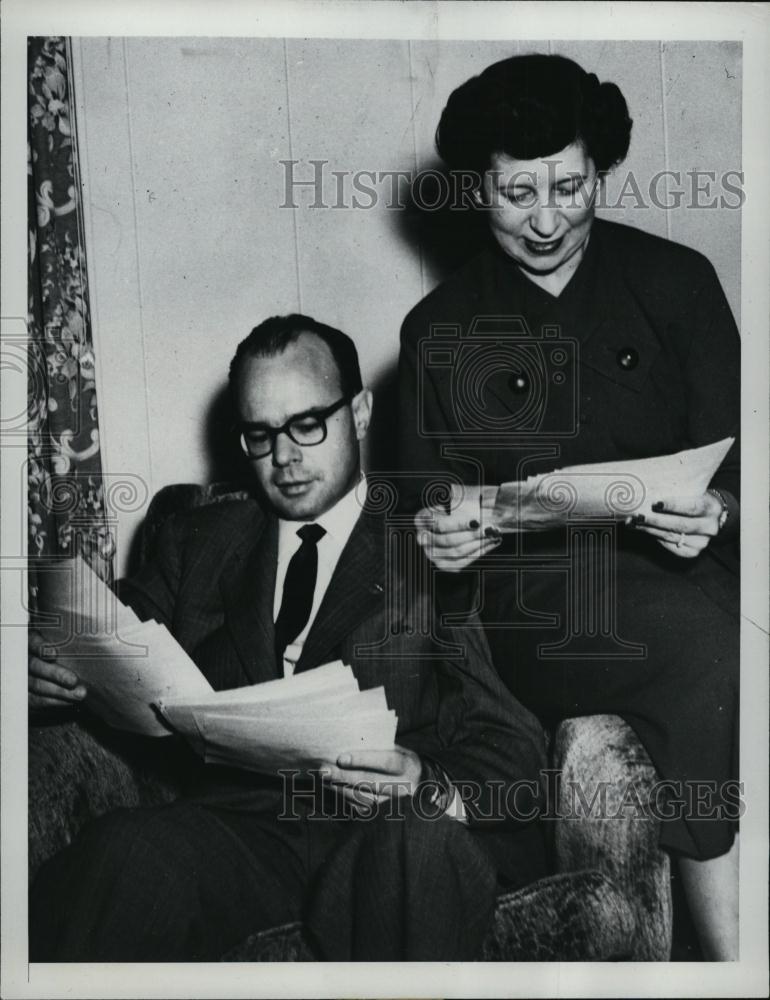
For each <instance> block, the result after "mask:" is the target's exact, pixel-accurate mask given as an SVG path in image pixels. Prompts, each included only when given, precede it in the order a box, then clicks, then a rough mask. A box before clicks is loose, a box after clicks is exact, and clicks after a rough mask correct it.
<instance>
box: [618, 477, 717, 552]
mask: <svg viewBox="0 0 770 1000" xmlns="http://www.w3.org/2000/svg"><path fill="white" fill-rule="evenodd" d="M652 510H653V512H652V513H651V514H645V515H644V520H643V521H641V522H638V521H633V520H632V523H633V525H634V527H635V528H636V529H637V530H638V531H646V532H647V534H648V535H652V536H653V537H654V538H657V540H658V541H659V542H660V544H661V545H662V546H663V548H664V549H668V551H669V552H672V553H673V554H674V555H675V556H680V557H681V558H683V559H694V558H695V557H696V556H699V555H700V554H701V552H702V551H703V550H704V549H705V548H706V546H707V545H708V544H709V542H710V541H711V539H712V538H715V537H716V536H717V535H718V534H719V517H720V514H721V513H722V504H721V503H720V502H719V500H717V498H716V497H715V496H714V495H713V494H711V493H704V494H702V495H701V496H699V497H664V498H663V499H662V500H659V501H657V502H656V503H654V504H653V507H652Z"/></svg>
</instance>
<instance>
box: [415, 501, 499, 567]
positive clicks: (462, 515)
mask: <svg viewBox="0 0 770 1000" xmlns="http://www.w3.org/2000/svg"><path fill="white" fill-rule="evenodd" d="M414 523H415V526H416V528H417V540H418V542H419V543H420V545H421V546H422V548H423V550H424V551H425V554H426V555H427V557H428V558H429V559H430V561H431V562H432V563H433V564H434V566H436V567H437V568H438V569H443V570H448V571H449V572H450V573H459V572H460V570H463V569H465V567H466V566H469V565H470V564H471V563H472V562H475V561H476V560H477V559H480V558H481V556H485V555H487V554H488V553H490V552H492V551H494V549H496V548H497V546H498V545H499V544H500V542H501V541H502V539H501V537H500V535H499V533H498V532H494V533H493V529H491V528H486V529H483V528H482V527H481V525H480V522H479V520H478V518H477V517H476V516H474V515H473V514H469V513H468V511H467V508H466V510H461V509H458V510H456V511H454V512H453V513H451V514H447V513H446V511H444V510H441V509H440V508H438V507H425V508H423V509H422V510H421V511H419V512H418V513H417V514H416V515H415V519H414Z"/></svg>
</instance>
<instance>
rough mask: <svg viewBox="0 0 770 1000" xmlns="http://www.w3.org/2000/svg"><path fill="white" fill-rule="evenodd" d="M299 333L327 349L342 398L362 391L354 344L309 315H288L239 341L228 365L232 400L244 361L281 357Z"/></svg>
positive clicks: (275, 319)
mask: <svg viewBox="0 0 770 1000" xmlns="http://www.w3.org/2000/svg"><path fill="white" fill-rule="evenodd" d="M303 333H312V334H315V336H316V337H319V338H320V339H321V340H322V341H323V342H324V343H325V344H326V345H327V347H328V348H329V350H330V351H331V353H332V357H333V358H334V360H335V362H336V364H337V369H338V371H339V374H340V388H341V390H342V394H343V395H344V396H349V397H351V398H352V397H353V396H355V395H357V393H359V392H360V391H361V389H362V388H363V383H362V381H361V368H360V366H359V364H358V352H357V351H356V345H355V344H354V343H353V341H352V340H351V339H350V337H348V335H347V334H346V333H343V332H342V330H337V329H336V328H335V327H333V326H327V325H326V324H325V323H319V322H318V321H317V320H315V319H312V317H310V316H303V315H302V314H301V313H291V314H290V315H288V316H271V317H270V318H269V319H266V320H264V321H263V322H262V323H260V324H259V326H255V327H254V329H253V330H252V331H251V333H250V334H249V335H248V337H246V339H245V340H242V341H241V342H240V344H238V347H237V348H236V351H235V355H234V357H233V360H232V361H231V362H230V374H229V383H230V395H231V399H232V400H233V403H235V401H236V391H237V385H238V375H239V374H240V370H241V368H242V367H243V363H244V361H245V360H246V359H247V358H272V357H275V356H276V355H277V354H282V353H283V352H284V351H285V350H286V348H287V347H288V346H289V344H291V343H293V342H294V341H295V340H297V338H298V337H299V336H300V335H301V334H303Z"/></svg>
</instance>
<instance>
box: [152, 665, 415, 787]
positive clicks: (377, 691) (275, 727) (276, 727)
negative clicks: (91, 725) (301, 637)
mask: <svg viewBox="0 0 770 1000" xmlns="http://www.w3.org/2000/svg"><path fill="white" fill-rule="evenodd" d="M160 709H161V711H162V713H163V714H164V716H165V717H166V719H167V720H168V721H169V723H170V724H171V725H173V726H174V728H176V729H178V730H179V731H180V732H182V733H184V734H185V736H187V737H188V739H189V740H190V742H191V744H192V745H193V746H194V747H195V748H196V749H197V750H198V752H199V753H201V754H202V755H203V756H204V758H205V760H206V761H207V763H215V764H228V765H230V766H235V767H242V768H245V769H247V770H252V771H259V772H261V773H263V774H274V773H275V772H276V771H278V770H279V769H280V768H291V767H295V768H300V769H309V768H311V767H313V766H316V765H317V764H319V763H320V762H322V761H329V760H335V759H336V758H337V757H338V756H339V754H341V753H345V752H346V751H354V750H357V749H374V750H390V749H392V748H393V746H394V745H395V738H396V726H397V718H396V713H395V712H394V711H392V710H389V709H388V705H387V701H386V699H385V689H384V688H382V687H378V688H372V689H368V690H366V691H361V690H360V689H359V687H358V682H357V680H356V678H355V676H354V674H353V671H352V670H351V669H350V667H349V666H345V665H344V664H343V663H342V662H340V661H336V662H335V663H327V664H325V665H324V666H321V667H316V668H315V669H314V670H308V671H306V672H304V673H301V674H297V675H295V676H293V677H286V678H281V679H279V680H274V681H267V682H266V683H263V684H254V685H252V686H250V687H247V688H237V689H235V690H233V691H217V692H214V693H213V694H212V695H211V696H209V697H207V698H205V699H191V698H177V699H169V698H167V699H164V700H163V702H162V703H161V705H160Z"/></svg>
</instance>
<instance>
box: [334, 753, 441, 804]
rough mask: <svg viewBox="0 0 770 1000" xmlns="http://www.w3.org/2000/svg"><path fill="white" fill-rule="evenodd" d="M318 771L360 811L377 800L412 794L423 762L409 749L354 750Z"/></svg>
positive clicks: (382, 800) (341, 755) (418, 779)
mask: <svg viewBox="0 0 770 1000" xmlns="http://www.w3.org/2000/svg"><path fill="white" fill-rule="evenodd" d="M319 774H320V775H321V777H322V778H323V779H324V781H325V782H328V783H329V784H330V785H332V786H333V787H334V788H336V789H337V790H338V791H339V792H340V793H341V794H342V795H343V796H344V798H345V799H347V800H348V801H349V802H350V803H351V804H352V805H353V806H354V807H358V808H359V810H360V811H369V810H371V807H372V805H373V804H374V803H376V802H384V801H385V799H388V798H397V797H399V796H402V795H413V794H414V791H415V789H416V788H417V785H418V784H419V781H420V776H421V775H422V762H421V761H420V758H419V757H418V756H417V754H416V753H414V751H412V750H406V749H404V748H403V747H399V746H396V747H394V749H393V750H354V751H352V752H351V753H342V754H340V755H339V757H338V758H337V760H336V761H335V762H334V763H333V764H332V763H327V764H324V765H323V766H322V767H321V768H319Z"/></svg>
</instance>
